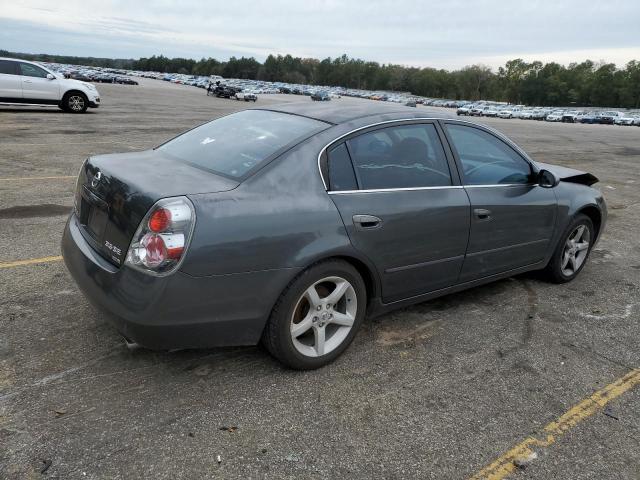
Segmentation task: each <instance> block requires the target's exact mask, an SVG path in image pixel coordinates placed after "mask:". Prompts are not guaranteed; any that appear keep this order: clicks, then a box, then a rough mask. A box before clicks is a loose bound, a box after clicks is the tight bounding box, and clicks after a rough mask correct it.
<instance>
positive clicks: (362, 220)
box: [353, 215, 382, 230]
mask: <svg viewBox="0 0 640 480" xmlns="http://www.w3.org/2000/svg"><path fill="white" fill-rule="evenodd" d="M353 224H354V225H355V226H356V228H358V229H360V230H373V229H375V228H380V227H381V226H382V219H380V218H378V217H375V216H373V215H354V216H353Z"/></svg>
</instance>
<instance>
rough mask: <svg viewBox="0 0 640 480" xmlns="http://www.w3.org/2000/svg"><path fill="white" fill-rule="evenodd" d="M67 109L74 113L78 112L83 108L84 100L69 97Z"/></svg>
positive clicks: (78, 96)
mask: <svg viewBox="0 0 640 480" xmlns="http://www.w3.org/2000/svg"><path fill="white" fill-rule="evenodd" d="M69 108H70V109H71V110H73V111H74V112H79V111H81V110H82V109H83V108H84V98H82V97H81V96H80V95H73V96H71V97H69Z"/></svg>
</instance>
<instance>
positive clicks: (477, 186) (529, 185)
mask: <svg viewBox="0 0 640 480" xmlns="http://www.w3.org/2000/svg"><path fill="white" fill-rule="evenodd" d="M537 186H538V184H537V183H495V184H492V185H465V186H464V188H490V187H537Z"/></svg>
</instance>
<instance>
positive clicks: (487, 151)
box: [447, 124, 531, 185]
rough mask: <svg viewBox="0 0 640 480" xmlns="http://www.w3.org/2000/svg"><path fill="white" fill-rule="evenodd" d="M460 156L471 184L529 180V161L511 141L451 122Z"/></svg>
mask: <svg viewBox="0 0 640 480" xmlns="http://www.w3.org/2000/svg"><path fill="white" fill-rule="evenodd" d="M447 130H448V131H449V135H450V136H451V139H452V141H453V147H454V148H455V150H456V151H457V153H458V157H460V162H461V163H462V170H463V173H464V183H465V184H467V185H498V184H502V183H528V182H529V181H530V180H531V167H530V166H529V163H528V162H527V161H526V160H524V159H523V158H522V157H521V156H520V155H519V154H517V153H516V152H515V151H514V150H513V149H512V148H511V147H510V146H509V145H507V144H506V143H505V142H503V141H502V140H500V139H499V138H496V137H494V136H493V135H491V134H490V133H487V132H484V131H482V130H480V129H478V128H473V127H467V126H464V125H451V124H449V125H447Z"/></svg>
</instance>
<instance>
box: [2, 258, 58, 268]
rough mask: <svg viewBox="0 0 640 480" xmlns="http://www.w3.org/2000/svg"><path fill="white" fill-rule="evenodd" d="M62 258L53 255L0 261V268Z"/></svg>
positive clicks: (49, 261)
mask: <svg viewBox="0 0 640 480" xmlns="http://www.w3.org/2000/svg"><path fill="white" fill-rule="evenodd" d="M60 260H62V257H61V256H60V255H58V256H55V257H42V258H30V259H28V260H16V261H15V262H0V268H13V267H21V266H23V265H34V264H36V263H51V262H59V261H60Z"/></svg>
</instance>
